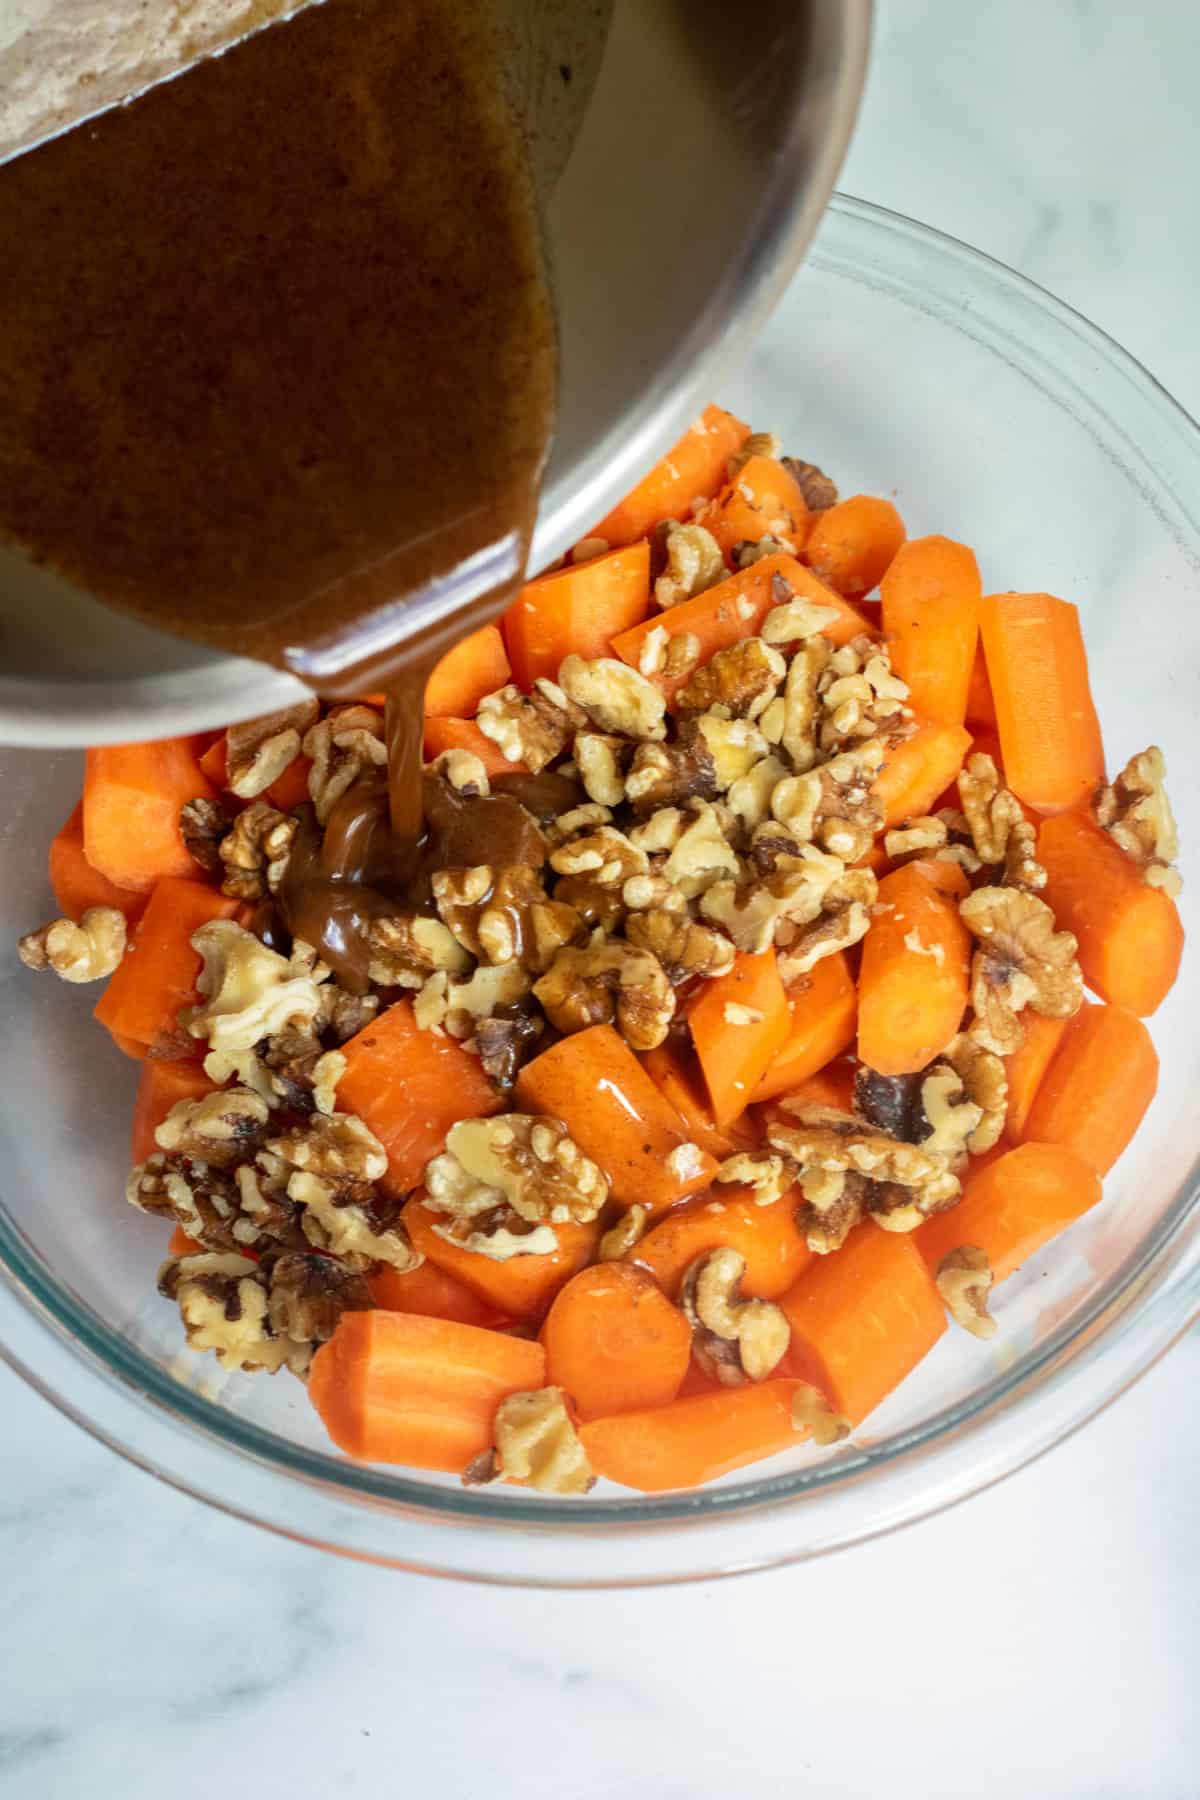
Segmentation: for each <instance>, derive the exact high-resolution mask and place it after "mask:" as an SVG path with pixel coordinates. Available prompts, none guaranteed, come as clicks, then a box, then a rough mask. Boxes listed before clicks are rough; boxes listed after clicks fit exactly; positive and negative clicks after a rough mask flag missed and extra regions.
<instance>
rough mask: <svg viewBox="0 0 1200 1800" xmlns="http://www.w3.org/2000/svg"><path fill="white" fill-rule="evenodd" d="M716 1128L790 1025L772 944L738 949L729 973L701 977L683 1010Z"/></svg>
mask: <svg viewBox="0 0 1200 1800" xmlns="http://www.w3.org/2000/svg"><path fill="white" fill-rule="evenodd" d="M688 1025H689V1026H690V1028H691V1033H692V1042H693V1043H694V1044H695V1046H696V1055H697V1056H698V1057H699V1059H700V1067H701V1069H702V1070H703V1072H704V1081H705V1085H706V1087H707V1088H708V1097H709V1099H710V1100H711V1101H712V1109H713V1118H714V1120H715V1121H716V1126H717V1129H718V1131H723V1130H724V1129H725V1128H726V1127H727V1126H729V1125H730V1124H732V1122H733V1120H734V1119H736V1118H738V1117H739V1115H740V1114H742V1113H744V1112H745V1110H746V1108H747V1106H749V1104H750V1102H751V1100H752V1099H753V1098H754V1097H755V1095H756V1093H757V1090H758V1087H759V1084H760V1082H761V1081H762V1080H763V1077H764V1076H765V1075H766V1073H767V1071H768V1069H769V1068H770V1067H771V1065H772V1063H773V1062H774V1060H775V1058H776V1057H777V1056H778V1055H779V1053H780V1051H781V1050H782V1049H783V1047H784V1045H785V1043H786V1042H787V1040H788V1035H789V1032H790V1030H791V1013H790V1011H789V1009H788V997H787V994H786V992H785V991H784V986H783V983H782V981H781V980H780V979H779V968H778V965H777V963H776V960H775V952H774V950H764V951H763V952H762V953H761V955H759V956H749V955H747V954H746V952H745V951H742V950H739V951H738V953H737V956H736V957H735V958H734V963H733V967H732V968H731V969H730V971H729V973H728V975H719V976H718V977H717V978H716V980H715V981H706V982H705V983H704V984H703V986H702V987H701V989H700V991H699V995H698V997H697V999H696V1000H695V1002H694V1003H693V1004H692V1006H691V1007H690V1008H689V1010H688Z"/></svg>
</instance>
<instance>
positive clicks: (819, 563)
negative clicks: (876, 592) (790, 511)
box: [804, 494, 904, 600]
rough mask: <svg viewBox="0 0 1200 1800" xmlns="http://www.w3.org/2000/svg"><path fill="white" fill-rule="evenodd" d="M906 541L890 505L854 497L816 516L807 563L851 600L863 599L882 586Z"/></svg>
mask: <svg viewBox="0 0 1200 1800" xmlns="http://www.w3.org/2000/svg"><path fill="white" fill-rule="evenodd" d="M903 542H904V521H903V519H902V518H901V517H900V514H899V513H898V512H897V511H896V508H895V507H894V506H893V505H892V503H891V501H890V500H880V499H877V498H875V496H874V495H872V494H853V495H851V497H850V498H849V499H848V500H839V501H838V503H837V505H836V506H831V507H829V508H828V509H827V510H826V511H825V512H820V513H818V514H817V515H816V517H815V518H814V520H813V523H812V529H811V530H810V532H809V534H808V543H807V545H806V547H805V551H804V558H805V561H806V562H807V563H808V565H809V567H810V568H811V569H812V571H813V573H814V574H815V575H818V576H819V577H820V578H821V580H822V581H824V582H827V583H828V584H829V586H830V587H831V588H836V590H837V592H838V593H839V594H844V595H845V597H846V599H847V600H861V599H862V597H863V595H864V594H869V593H870V592H871V591H872V589H873V588H877V587H878V586H879V583H880V582H881V581H882V580H883V577H884V576H885V575H886V573H887V571H888V568H889V566H890V565H891V561H892V558H893V557H894V556H895V554H896V552H897V551H898V550H899V548H900V546H901V544H902V543H903Z"/></svg>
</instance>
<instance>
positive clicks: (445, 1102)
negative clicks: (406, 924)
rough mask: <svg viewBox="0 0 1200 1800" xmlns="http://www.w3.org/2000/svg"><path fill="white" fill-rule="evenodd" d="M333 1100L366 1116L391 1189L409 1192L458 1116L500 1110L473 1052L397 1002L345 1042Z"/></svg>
mask: <svg viewBox="0 0 1200 1800" xmlns="http://www.w3.org/2000/svg"><path fill="white" fill-rule="evenodd" d="M342 1055H343V1056H344V1057H345V1058H346V1067H345V1070H344V1072H343V1074H342V1078H341V1080H340V1081H339V1082H338V1090H337V1091H338V1102H339V1104H340V1105H341V1106H343V1107H344V1108H345V1109H346V1111H347V1112H352V1113H357V1114H358V1116H359V1118H360V1119H363V1120H365V1121H366V1123H367V1124H368V1125H369V1126H370V1128H371V1130H372V1131H373V1132H374V1133H375V1136H376V1137H377V1138H378V1139H379V1141H380V1143H381V1144H382V1145H383V1147H384V1149H385V1150H386V1151H387V1158H388V1166H387V1174H386V1175H385V1176H384V1177H383V1180H382V1181H381V1182H380V1186H381V1187H382V1188H383V1189H384V1191H385V1192H386V1193H388V1194H393V1195H400V1194H407V1193H409V1192H410V1191H411V1189H413V1188H414V1187H416V1186H417V1185H418V1183H419V1182H420V1181H421V1178H422V1176H423V1175H424V1173H425V1165H426V1163H427V1162H429V1160H430V1158H431V1157H434V1156H436V1155H437V1154H438V1152H439V1151H440V1150H441V1148H442V1145H443V1144H444V1143H445V1139H446V1133H447V1132H448V1131H449V1129H450V1127H451V1126H452V1125H454V1124H457V1122H458V1120H459V1119H479V1118H484V1117H487V1116H488V1115H490V1114H492V1113H497V1112H499V1111H501V1109H502V1106H503V1102H502V1101H501V1099H500V1096H499V1095H498V1094H497V1092H496V1090H495V1088H494V1087H493V1086H492V1084H491V1082H490V1081H489V1080H488V1078H487V1076H486V1075H485V1074H484V1072H483V1070H482V1068H481V1067H480V1064H479V1060H478V1058H477V1057H474V1056H469V1055H468V1054H467V1052H466V1051H465V1050H464V1049H463V1048H462V1046H461V1045H460V1044H457V1043H455V1041H454V1039H453V1038H449V1037H442V1036H440V1035H439V1034H438V1033H437V1032H434V1031H421V1030H420V1029H419V1028H418V1026H417V1022H416V1020H415V1019H414V1018H413V1010H412V1004H411V1002H410V1001H408V1000H398V1001H397V1002H396V1004H395V1005H394V1006H389V1007H388V1008H387V1010H386V1011H385V1012H381V1013H380V1014H379V1017H378V1018H376V1019H372V1021H371V1023H370V1024H369V1025H364V1027H363V1029H362V1030H361V1031H360V1032H359V1033H358V1034H357V1036H355V1037H352V1038H351V1039H350V1041H349V1043H347V1044H343V1045H342Z"/></svg>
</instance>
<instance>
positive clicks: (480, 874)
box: [433, 827, 645, 974]
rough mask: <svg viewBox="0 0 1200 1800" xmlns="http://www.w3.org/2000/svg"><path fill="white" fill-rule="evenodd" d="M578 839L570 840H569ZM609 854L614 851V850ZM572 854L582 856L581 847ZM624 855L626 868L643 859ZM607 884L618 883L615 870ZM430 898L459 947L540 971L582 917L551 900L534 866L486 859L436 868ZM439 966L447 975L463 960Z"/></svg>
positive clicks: (574, 934)
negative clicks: (500, 863)
mask: <svg viewBox="0 0 1200 1800" xmlns="http://www.w3.org/2000/svg"><path fill="white" fill-rule="evenodd" d="M601 830H602V831H606V830H608V828H607V827H601ZM592 835H593V836H596V835H598V834H592ZM583 841H584V840H582V839H573V840H572V844H573V845H579V844H581V843H582V842H583ZM589 841H590V840H589ZM604 842H605V843H606V844H608V843H610V842H611V843H612V844H613V845H614V846H616V845H618V844H620V845H624V842H625V840H624V839H623V838H622V837H621V834H620V832H611V837H610V838H606V839H605V840H604ZM611 854H613V855H615V854H617V851H616V849H615V848H614V849H613V851H612V853H611ZM622 854H624V852H622ZM577 855H578V857H579V859H580V860H586V859H584V857H583V852H582V851H579V852H578V853H577ZM627 859H628V860H629V861H630V864H631V866H632V864H633V863H635V862H641V863H642V864H643V866H644V863H645V859H644V858H641V857H640V856H639V855H638V853H636V852H634V851H632V850H629V851H628V853H627ZM587 867H588V873H589V879H593V880H594V879H596V876H595V875H594V874H593V873H592V870H593V869H594V863H588V864H587ZM611 884H612V885H618V880H617V875H616V874H615V873H613V874H612V876H611ZM433 897H434V901H435V903H436V905H437V909H438V913H439V914H440V916H441V919H442V926H441V927H440V928H439V929H448V930H449V931H450V932H452V933H453V936H454V938H455V939H457V942H458V944H460V945H461V946H462V948H463V950H466V951H469V952H470V953H471V955H472V956H477V957H479V958H480V959H481V960H482V961H484V962H486V963H493V964H498V963H510V962H514V961H515V962H520V963H521V964H522V965H523V966H524V967H525V968H527V969H530V970H533V971H534V972H535V973H539V974H540V973H541V972H542V971H544V970H545V969H547V968H549V966H550V964H551V962H552V961H553V960H554V956H555V953H556V952H557V951H558V950H559V949H560V948H561V947H562V945H564V944H569V943H570V942H571V941H572V940H573V939H575V938H578V937H579V936H580V935H581V927H582V920H581V917H580V914H579V912H578V911H577V909H576V908H575V907H573V906H571V905H569V904H568V903H567V902H566V901H564V900H561V899H559V898H557V897H556V898H555V899H553V900H551V899H550V897H549V896H548V894H547V893H546V890H545V888H544V887H543V886H542V879H541V876H540V875H539V873H538V872H537V870H536V869H531V868H528V867H527V866H526V865H525V864H521V863H514V864H510V865H508V866H505V867H502V868H496V869H494V868H492V866H491V865H490V864H489V863H481V864H479V865H478V866H476V867H475V868H470V869H440V870H438V871H437V872H436V873H435V875H434V877H433ZM441 966H442V967H444V968H448V969H449V970H450V972H451V973H452V974H460V973H462V970H463V968H464V967H465V966H466V964H465V961H464V962H463V963H462V964H459V965H451V964H450V963H449V962H446V961H443V962H442V963H441Z"/></svg>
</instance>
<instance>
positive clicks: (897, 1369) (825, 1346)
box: [779, 1222, 946, 1425]
mask: <svg viewBox="0 0 1200 1800" xmlns="http://www.w3.org/2000/svg"><path fill="white" fill-rule="evenodd" d="M779 1304H780V1306H781V1307H782V1308H783V1310H784V1312H785V1313H786V1314H787V1319H788V1323H789V1325H790V1326H791V1328H792V1343H791V1348H790V1349H789V1351H788V1355H787V1359H786V1361H785V1365H784V1366H785V1368H786V1370H787V1372H788V1374H790V1375H798V1376H799V1377H800V1379H801V1380H803V1381H809V1382H811V1383H812V1385H813V1386H814V1387H816V1388H819V1389H820V1391H821V1392H822V1393H823V1394H824V1395H825V1398H826V1399H827V1400H828V1401H829V1404H830V1405H831V1406H832V1408H833V1410H834V1412H836V1413H840V1414H841V1415H842V1416H843V1418H846V1419H849V1421H850V1423H851V1424H852V1425H858V1424H860V1423H861V1422H862V1420H863V1419H865V1418H866V1417H867V1414H868V1413H871V1412H874V1410H875V1408H876V1407H877V1406H878V1405H879V1403H880V1401H881V1400H883V1399H885V1398H886V1397H887V1395H888V1394H890V1393H891V1391H892V1389H893V1388H894V1387H897V1386H898V1385H899V1383H900V1382H902V1381H903V1380H904V1377H905V1376H906V1375H908V1374H909V1373H910V1372H911V1371H912V1370H913V1369H915V1368H916V1366H917V1364H918V1363H919V1362H920V1360H921V1358H922V1357H923V1356H924V1355H925V1353H926V1352H927V1351H929V1350H932V1348H933V1346H934V1345H935V1344H936V1343H937V1341H938V1339H939V1338H940V1337H941V1335H942V1333H943V1332H944V1331H945V1329H946V1314H945V1311H944V1309H943V1307H942V1302H941V1297H940V1296H939V1294H938V1291H937V1288H936V1287H935V1286H934V1284H933V1278H932V1276H931V1275H930V1273H929V1270H928V1269H927V1268H926V1266H925V1263H924V1261H923V1260H922V1257H921V1254H920V1252H919V1251H918V1249H917V1248H916V1245H915V1244H914V1243H913V1242H912V1240H911V1238H909V1237H904V1236H902V1235H901V1234H899V1233H898V1232H893V1231H880V1230H879V1228H878V1227H877V1226H875V1225H873V1224H871V1223H869V1222H868V1223H867V1224H865V1225H860V1226H858V1227H857V1229H856V1230H854V1231H852V1232H851V1233H850V1236H849V1237H848V1238H847V1240H846V1242H845V1243H844V1244H843V1245H842V1248H841V1249H840V1250H839V1251H837V1252H836V1254H835V1255H833V1256H819V1257H817V1258H816V1260H815V1262H814V1263H813V1266H812V1267H811V1268H810V1269H809V1270H807V1272H806V1273H805V1274H803V1275H802V1276H801V1277H800V1279H799V1281H798V1282H797V1283H796V1285H795V1286H794V1287H793V1288H791V1289H790V1290H789V1291H788V1292H787V1293H786V1294H784V1295H783V1297H782V1298H781V1300H780V1301H779Z"/></svg>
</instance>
